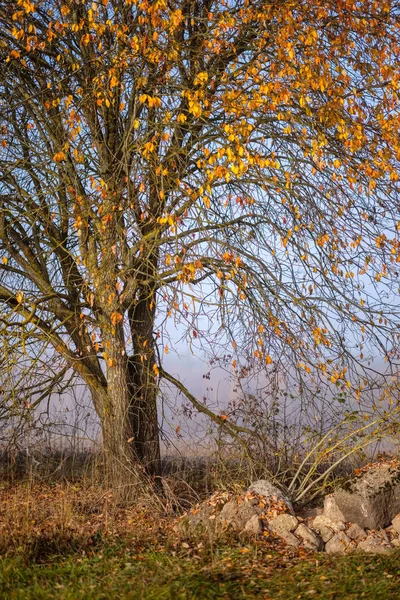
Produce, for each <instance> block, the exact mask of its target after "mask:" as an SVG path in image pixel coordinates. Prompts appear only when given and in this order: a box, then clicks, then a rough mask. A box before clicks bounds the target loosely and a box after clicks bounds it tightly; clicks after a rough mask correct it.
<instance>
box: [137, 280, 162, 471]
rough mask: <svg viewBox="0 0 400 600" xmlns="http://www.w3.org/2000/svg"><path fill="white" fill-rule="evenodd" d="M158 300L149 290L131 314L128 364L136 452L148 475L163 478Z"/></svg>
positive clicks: (146, 290)
mask: <svg viewBox="0 0 400 600" xmlns="http://www.w3.org/2000/svg"><path fill="white" fill-rule="evenodd" d="M154 315H155V298H154V293H153V292H152V290H150V289H149V288H145V289H143V290H142V293H141V294H140V296H139V300H138V302H137V304H136V305H135V306H134V308H133V309H132V310H131V311H130V312H129V320H130V326H131V334H132V341H133V347H134V349H135V354H134V356H133V357H132V358H131V360H130V361H129V367H130V375H131V378H130V381H131V385H132V384H133V385H132V395H131V397H132V405H131V406H132V413H131V414H132V420H133V428H134V431H135V434H134V435H135V448H136V452H137V455H138V456H139V458H140V460H141V462H142V464H143V466H144V467H145V469H146V471H147V472H148V473H149V474H151V475H153V476H155V477H158V476H159V475H160V438H159V428H158V416H157V395H158V386H157V367H156V363H155V346H154V338H153V335H154Z"/></svg>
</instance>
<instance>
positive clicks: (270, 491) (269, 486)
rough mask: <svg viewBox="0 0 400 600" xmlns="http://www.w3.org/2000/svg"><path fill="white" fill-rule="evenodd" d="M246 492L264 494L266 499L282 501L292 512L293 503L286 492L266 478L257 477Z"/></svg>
mask: <svg viewBox="0 0 400 600" xmlns="http://www.w3.org/2000/svg"><path fill="white" fill-rule="evenodd" d="M247 493H254V494H258V495H259V496H264V498H265V499H266V500H271V501H274V500H278V501H279V502H283V504H285V506H286V507H287V508H288V509H289V511H290V512H291V513H292V514H294V510H293V505H292V503H291V502H290V499H289V498H288V496H286V494H284V493H283V492H282V490H280V489H279V488H278V487H277V486H276V485H275V484H273V483H271V482H270V481H268V480H267V479H259V480H258V481H255V482H254V483H252V484H251V486H250V487H249V489H248V490H247Z"/></svg>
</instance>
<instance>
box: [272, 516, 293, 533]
mask: <svg viewBox="0 0 400 600" xmlns="http://www.w3.org/2000/svg"><path fill="white" fill-rule="evenodd" d="M298 524H299V521H298V520H297V519H296V517H294V516H293V515H287V514H284V515H279V516H277V517H275V518H274V519H271V520H270V521H268V529H270V530H271V531H273V532H274V533H278V534H280V533H282V532H285V531H290V532H292V531H294V530H295V529H296V527H297V525H298Z"/></svg>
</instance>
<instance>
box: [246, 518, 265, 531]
mask: <svg viewBox="0 0 400 600" xmlns="http://www.w3.org/2000/svg"><path fill="white" fill-rule="evenodd" d="M243 531H244V532H246V533H249V534H251V535H259V534H260V533H262V532H263V525H262V520H261V519H260V517H259V516H258V515H253V516H252V517H251V519H249V520H248V521H247V523H246V525H245V526H244V530H243Z"/></svg>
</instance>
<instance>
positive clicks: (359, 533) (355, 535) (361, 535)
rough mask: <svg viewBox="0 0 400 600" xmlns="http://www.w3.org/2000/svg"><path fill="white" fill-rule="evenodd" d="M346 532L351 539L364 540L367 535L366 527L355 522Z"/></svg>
mask: <svg viewBox="0 0 400 600" xmlns="http://www.w3.org/2000/svg"><path fill="white" fill-rule="evenodd" d="M346 534H347V535H348V536H349V538H350V539H351V540H354V541H356V542H362V541H363V540H365V538H366V537H367V534H366V533H365V531H364V529H363V528H362V527H360V526H359V525H358V523H353V524H352V525H350V527H349V528H348V530H347V531H346Z"/></svg>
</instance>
